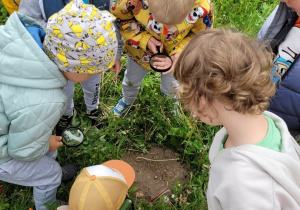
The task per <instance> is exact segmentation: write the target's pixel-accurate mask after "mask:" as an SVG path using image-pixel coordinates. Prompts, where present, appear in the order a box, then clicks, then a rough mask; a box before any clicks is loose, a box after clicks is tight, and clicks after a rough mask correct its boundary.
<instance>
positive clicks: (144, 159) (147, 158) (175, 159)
mask: <svg viewBox="0 0 300 210" xmlns="http://www.w3.org/2000/svg"><path fill="white" fill-rule="evenodd" d="M136 159H143V160H147V161H154V162H164V161H172V160H178V159H164V160H153V159H149V158H144V157H137V158H136Z"/></svg>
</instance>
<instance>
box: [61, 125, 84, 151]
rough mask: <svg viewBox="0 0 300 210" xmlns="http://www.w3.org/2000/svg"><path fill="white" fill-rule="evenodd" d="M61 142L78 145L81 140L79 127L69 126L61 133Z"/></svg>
mask: <svg viewBox="0 0 300 210" xmlns="http://www.w3.org/2000/svg"><path fill="white" fill-rule="evenodd" d="M61 136H62V142H63V143H64V144H65V145H67V146H71V147H75V146H78V145H80V144H81V143H82V141H83V133H82V131H81V130H80V129H79V128H76V127H69V128H67V129H65V130H64V132H63V133H62V135H61Z"/></svg>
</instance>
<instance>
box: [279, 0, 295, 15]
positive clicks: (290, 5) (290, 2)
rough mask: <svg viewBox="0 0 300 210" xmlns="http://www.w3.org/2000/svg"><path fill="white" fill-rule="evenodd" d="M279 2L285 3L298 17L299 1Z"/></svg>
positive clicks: (287, 0) (282, 0) (286, 0)
mask: <svg viewBox="0 0 300 210" xmlns="http://www.w3.org/2000/svg"><path fill="white" fill-rule="evenodd" d="M280 1H281V2H285V3H286V4H287V5H288V6H289V7H291V8H292V9H293V10H294V11H295V12H297V14H298V15H299V16H300V0H280Z"/></svg>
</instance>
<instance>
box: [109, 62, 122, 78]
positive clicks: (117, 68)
mask: <svg viewBox="0 0 300 210" xmlns="http://www.w3.org/2000/svg"><path fill="white" fill-rule="evenodd" d="M120 69H121V60H120V59H116V61H115V64H114V65H113V67H111V68H110V70H111V71H112V72H115V76H114V79H117V78H118V75H119V73H120Z"/></svg>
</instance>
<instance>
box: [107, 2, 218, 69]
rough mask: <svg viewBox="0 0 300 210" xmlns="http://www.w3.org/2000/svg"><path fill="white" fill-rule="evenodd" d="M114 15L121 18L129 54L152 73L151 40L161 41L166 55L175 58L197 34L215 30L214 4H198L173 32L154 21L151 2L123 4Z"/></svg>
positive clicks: (120, 3) (118, 6)
mask: <svg viewBox="0 0 300 210" xmlns="http://www.w3.org/2000/svg"><path fill="white" fill-rule="evenodd" d="M132 5H135V6H134V7H132ZM111 13H112V14H114V15H115V16H116V17H117V24H118V27H119V29H120V33H121V35H122V36H123V38H124V41H125V45H124V50H125V52H126V53H127V55H128V56H129V57H130V58H132V59H133V60H134V61H135V62H136V63H138V64H139V65H141V66H142V67H144V68H146V69H149V70H150V69H151V68H150V66H149V59H150V57H151V56H152V55H153V52H151V51H150V50H149V49H148V48H147V43H148V41H149V39H150V38H151V37H154V38H156V39H157V40H160V41H161V42H162V43H163V45H164V49H165V51H166V52H167V53H168V54H169V55H173V54H176V53H179V52H181V51H182V50H183V48H184V46H185V45H187V43H188V42H189V41H190V40H191V38H192V37H193V36H194V35H195V34H196V33H198V32H199V31H203V30H205V29H208V28H211V27H212V22H213V9H212V5H211V3H210V0H196V2H195V5H194V7H193V8H192V10H191V11H190V13H189V14H188V15H187V17H186V18H185V19H184V20H183V21H182V22H181V23H180V24H176V25H173V26H172V27H171V28H169V29H167V28H166V27H164V25H163V24H161V23H159V22H157V21H156V20H155V19H154V18H153V15H152V13H151V11H150V9H149V7H148V2H147V0H120V1H119V3H118V4H117V5H116V6H114V7H113V8H112V10H111Z"/></svg>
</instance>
